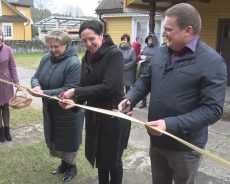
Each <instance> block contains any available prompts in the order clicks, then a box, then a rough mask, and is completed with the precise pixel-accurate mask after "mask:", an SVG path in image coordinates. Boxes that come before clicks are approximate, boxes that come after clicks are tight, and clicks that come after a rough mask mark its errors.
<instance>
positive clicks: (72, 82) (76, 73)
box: [43, 57, 81, 96]
mask: <svg viewBox="0 0 230 184" xmlns="http://www.w3.org/2000/svg"><path fill="white" fill-rule="evenodd" d="M76 59H77V57H76ZM70 63H71V64H70V65H69V66H68V67H67V69H66V71H65V80H64V85H63V86H62V87H61V88H57V89H50V90H43V92H44V94H46V95H49V96H57V95H60V94H61V93H62V92H64V91H66V90H68V89H71V88H75V87H76V86H79V83H80V73H81V66H80V61H79V60H78V59H77V61H72V62H70Z"/></svg>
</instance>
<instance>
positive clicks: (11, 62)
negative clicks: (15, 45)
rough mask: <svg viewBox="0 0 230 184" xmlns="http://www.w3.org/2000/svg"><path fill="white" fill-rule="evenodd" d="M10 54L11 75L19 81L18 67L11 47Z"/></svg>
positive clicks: (14, 79) (16, 81) (15, 80)
mask: <svg viewBox="0 0 230 184" xmlns="http://www.w3.org/2000/svg"><path fill="white" fill-rule="evenodd" d="M9 56H10V57H9V69H10V75H11V77H12V80H13V82H14V83H19V79H18V74H17V69H16V63H15V60H14V56H13V52H12V50H11V49H9Z"/></svg>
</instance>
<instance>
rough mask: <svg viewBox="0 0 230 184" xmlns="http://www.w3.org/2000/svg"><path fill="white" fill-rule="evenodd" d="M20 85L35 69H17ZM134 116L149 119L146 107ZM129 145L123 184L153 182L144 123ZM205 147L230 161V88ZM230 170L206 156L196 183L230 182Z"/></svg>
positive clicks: (92, 183)
mask: <svg viewBox="0 0 230 184" xmlns="http://www.w3.org/2000/svg"><path fill="white" fill-rule="evenodd" d="M18 73H19V77H20V79H21V84H23V85H25V86H28V87H29V86H30V85H29V83H30V79H31V76H32V75H33V74H34V70H30V69H23V68H18ZM32 98H33V103H32V106H33V107H36V108H41V100H40V98H35V97H32ZM134 117H136V118H137V119H140V120H143V121H146V120H147V108H144V109H139V108H138V107H136V108H135V109H134ZM129 145H130V146H131V147H134V148H136V150H135V151H133V152H132V153H130V154H129V155H128V157H127V158H126V159H125V160H124V179H123V184H141V183H143V184H150V183H151V170H150V161H149V156H148V147H149V136H148V135H147V133H146V130H145V128H144V127H143V126H142V125H138V124H133V125H132V130H131V134H130V139H129ZM206 149H208V150H210V151H211V152H214V153H216V154H217V155H219V156H221V157H222V158H224V159H226V160H228V161H230V88H228V89H227V94H226V100H225V108H224V115H223V118H222V120H220V121H218V122H217V123H216V124H214V125H213V126H210V127H209V140H208V143H207V146H206ZM84 183H85V184H96V183H98V181H97V177H94V178H89V179H87V181H85V182H84ZM229 183H230V169H229V168H228V169H227V168H225V167H222V166H221V165H219V164H217V163H215V162H213V161H211V160H210V159H207V158H205V159H203V160H202V163H201V166H200V169H199V175H198V179H197V182H196V184H229Z"/></svg>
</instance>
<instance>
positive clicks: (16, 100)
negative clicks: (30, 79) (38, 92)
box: [9, 90, 32, 109]
mask: <svg viewBox="0 0 230 184" xmlns="http://www.w3.org/2000/svg"><path fill="white" fill-rule="evenodd" d="M18 92H22V94H18ZM31 102H32V99H31V98H27V97H26V94H25V92H24V91H22V90H17V91H16V93H15V95H14V97H12V98H11V99H10V101H9V106H10V107H12V108H14V109H22V108H24V107H27V106H29V105H30V104H31Z"/></svg>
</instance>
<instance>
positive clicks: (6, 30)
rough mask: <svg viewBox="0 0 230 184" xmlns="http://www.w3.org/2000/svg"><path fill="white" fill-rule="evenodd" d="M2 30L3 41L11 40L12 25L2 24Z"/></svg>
mask: <svg viewBox="0 0 230 184" xmlns="http://www.w3.org/2000/svg"><path fill="white" fill-rule="evenodd" d="M2 30H3V33H4V39H6V40H12V39H13V23H2Z"/></svg>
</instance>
